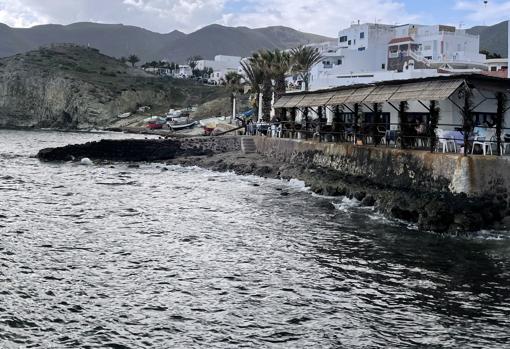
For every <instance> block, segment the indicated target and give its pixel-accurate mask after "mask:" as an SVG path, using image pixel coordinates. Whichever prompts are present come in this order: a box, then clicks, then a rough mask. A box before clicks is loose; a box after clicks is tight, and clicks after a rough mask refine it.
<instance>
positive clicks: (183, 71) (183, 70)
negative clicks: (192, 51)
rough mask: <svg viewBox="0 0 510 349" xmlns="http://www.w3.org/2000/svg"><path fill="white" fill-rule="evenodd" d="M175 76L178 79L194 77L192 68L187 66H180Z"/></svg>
mask: <svg viewBox="0 0 510 349" xmlns="http://www.w3.org/2000/svg"><path fill="white" fill-rule="evenodd" d="M174 74H175V75H176V77H178V78H189V77H190V76H192V75H193V72H192V71H191V67H190V66H189V65H186V64H180V65H179V69H177V70H176V71H175V72H174Z"/></svg>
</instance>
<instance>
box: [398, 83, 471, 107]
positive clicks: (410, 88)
mask: <svg viewBox="0 0 510 349" xmlns="http://www.w3.org/2000/svg"><path fill="white" fill-rule="evenodd" d="M463 83H464V81H463V80H453V81H452V80H449V81H448V80H444V81H440V80H439V81H427V82H417V83H412V84H405V85H400V87H399V88H398V90H397V91H396V92H395V93H394V94H393V95H392V96H391V97H390V98H389V99H388V101H390V102H401V101H418V100H423V101H431V100H435V101H442V100H445V99H448V97H450V96H451V95H452V94H453V93H454V92H455V91H456V90H457V89H458V88H459V87H460V86H461V85H462V84H463Z"/></svg>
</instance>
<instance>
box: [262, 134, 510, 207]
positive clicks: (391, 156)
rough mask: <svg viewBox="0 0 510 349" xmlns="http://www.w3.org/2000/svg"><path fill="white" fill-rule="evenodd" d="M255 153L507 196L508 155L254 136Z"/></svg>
mask: <svg viewBox="0 0 510 349" xmlns="http://www.w3.org/2000/svg"><path fill="white" fill-rule="evenodd" d="M254 139H255V143H256V145H257V151H258V152H259V153H263V154H265V155H267V156H269V157H271V158H276V159H278V160H280V161H282V162H287V163H304V164H306V163H310V164H313V165H319V166H323V167H326V168H331V169H335V170H337V171H339V172H341V173H344V174H347V175H352V176H360V177H363V178H364V179H365V180H369V181H370V182H372V183H373V184H374V185H376V186H380V187H386V188H395V189H399V190H406V189H410V190H416V191H424V192H430V191H434V192H452V193H466V194H468V195H472V196H480V195H485V194H489V195H503V196H505V199H506V198H507V197H506V195H507V191H508V190H509V189H510V158H507V157H497V156H468V157H464V156H462V155H457V154H443V153H430V152H427V151H416V150H401V149H395V148H388V147H385V146H380V147H377V148H376V147H371V146H366V147H365V146H355V145H353V144H347V143H318V142H314V141H302V140H293V139H282V138H268V137H254Z"/></svg>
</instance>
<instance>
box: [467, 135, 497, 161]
mask: <svg viewBox="0 0 510 349" xmlns="http://www.w3.org/2000/svg"><path fill="white" fill-rule="evenodd" d="M476 131H477V135H475V139H474V141H473V149H472V150H471V154H474V152H475V146H476V145H479V146H481V147H482V152H483V155H487V153H488V152H490V154H491V155H492V143H493V142H494V141H496V129H493V128H489V129H483V128H476V130H475V132H476Z"/></svg>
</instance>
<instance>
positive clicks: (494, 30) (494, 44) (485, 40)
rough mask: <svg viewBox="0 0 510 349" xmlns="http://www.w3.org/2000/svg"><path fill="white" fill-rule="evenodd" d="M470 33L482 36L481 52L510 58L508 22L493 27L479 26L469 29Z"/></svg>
mask: <svg viewBox="0 0 510 349" xmlns="http://www.w3.org/2000/svg"><path fill="white" fill-rule="evenodd" d="M468 33H470V34H474V35H480V50H487V51H489V52H490V53H497V54H499V55H500V56H501V57H507V56H508V21H505V22H501V23H498V24H495V25H491V26H477V27H473V28H471V29H468Z"/></svg>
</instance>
